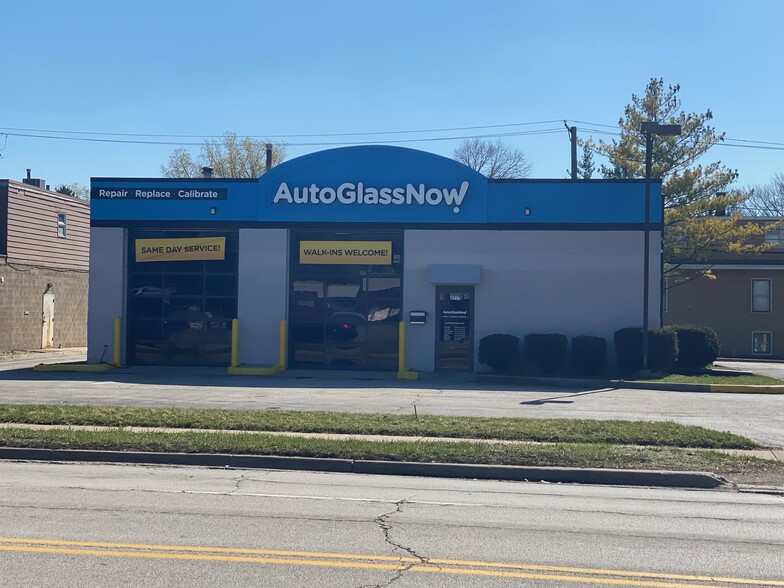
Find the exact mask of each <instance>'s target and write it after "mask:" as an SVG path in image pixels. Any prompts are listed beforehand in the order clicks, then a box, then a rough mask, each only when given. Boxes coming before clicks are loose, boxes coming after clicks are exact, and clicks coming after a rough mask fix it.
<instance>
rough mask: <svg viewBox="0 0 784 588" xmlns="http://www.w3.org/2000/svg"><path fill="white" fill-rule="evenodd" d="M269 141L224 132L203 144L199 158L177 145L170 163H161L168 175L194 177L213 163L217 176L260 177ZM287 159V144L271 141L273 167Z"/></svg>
mask: <svg viewBox="0 0 784 588" xmlns="http://www.w3.org/2000/svg"><path fill="white" fill-rule="evenodd" d="M266 145H267V141H263V140H258V139H253V138H252V137H244V138H240V137H238V136H237V134H236V133H228V132H227V133H225V134H224V135H223V137H221V138H220V139H207V140H205V141H204V144H203V145H202V146H201V156H200V159H199V161H198V162H196V161H194V158H193V155H192V154H191V152H190V151H188V150H187V149H175V150H174V151H173V152H172V154H171V155H170V156H169V164H168V165H162V166H161V173H162V174H163V176H164V177H167V178H195V177H199V176H200V175H201V168H202V167H211V168H212V173H213V175H214V176H215V177H217V178H258V177H259V176H260V175H261V174H263V173H264V171H265V170H266ZM284 159H286V146H285V145H280V144H273V145H272V165H273V167H274V166H276V165H278V164H279V163H282V162H283V160H284Z"/></svg>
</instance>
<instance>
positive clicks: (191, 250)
mask: <svg viewBox="0 0 784 588" xmlns="http://www.w3.org/2000/svg"><path fill="white" fill-rule="evenodd" d="M225 258H226V237H193V238H190V239H136V261H137V262H144V261H197V260H204V259H225Z"/></svg>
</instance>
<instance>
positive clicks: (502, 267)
mask: <svg viewBox="0 0 784 588" xmlns="http://www.w3.org/2000/svg"><path fill="white" fill-rule="evenodd" d="M643 237H644V236H643V233H642V232H637V231H466V230H453V231H449V230H409V231H406V232H405V245H404V266H405V269H404V281H403V312H404V316H405V317H406V320H407V319H408V313H409V311H411V310H426V311H427V312H428V324H427V325H424V326H412V325H407V330H408V333H407V348H406V356H407V357H406V361H407V367H408V368H409V369H413V370H418V371H432V370H433V369H434V365H435V335H436V326H437V325H436V322H437V319H438V317H437V316H436V312H435V310H436V309H435V286H436V285H435V284H430V283H428V282H427V275H426V273H427V268H428V266H429V265H430V264H478V265H481V266H482V274H481V281H480V283H479V284H477V285H476V286H475V288H476V299H475V310H474V312H475V316H474V325H475V328H474V365H475V370H482V369H483V366H482V364H480V363H479V362H478V360H477V359H476V353H477V349H478V347H479V340H480V339H481V338H482V337H484V336H485V335H489V334H492V333H509V334H512V335H517V336H518V337H520V338H521V340H522V337H523V336H524V335H526V334H528V333H563V334H565V335H567V336H568V337H570V338H571V337H572V336H574V335H599V336H602V337H604V338H605V339H607V342H608V344H609V345H610V348H612V336H613V333H614V332H615V331H616V330H617V329H619V328H622V327H629V326H641V325H642V316H643V311H642V302H643V300H642V298H643V297H642V293H643ZM659 240H660V235H659V233H658V232H656V233H651V245H652V247H651V253H650V263H651V273H650V289H649V297H650V298H649V303H650V304H649V308H650V321H651V327H653V326H659V325H658V321H659V310H658V309H659V298H660V293H659V274H660V266H659V252H658V250H657V248H656V247H655V244H658V243H659V242H660V241H659Z"/></svg>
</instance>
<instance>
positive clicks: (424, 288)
mask: <svg viewBox="0 0 784 588" xmlns="http://www.w3.org/2000/svg"><path fill="white" fill-rule="evenodd" d="M644 194H645V184H644V182H642V181H635V180H630V181H625V180H624V181H621V180H618V181H614V180H608V181H605V180H578V181H572V180H495V181H494V180H488V179H487V178H486V177H485V176H483V175H481V174H479V173H476V172H474V171H473V170H471V169H470V168H468V167H466V166H464V165H462V164H460V163H458V162H456V161H453V160H451V159H447V158H444V157H440V156H437V155H433V154H430V153H425V152H421V151H415V150H411V149H404V148H397V147H386V146H371V147H349V148H342V149H333V150H328V151H322V152H318V153H314V154H311V155H305V156H303V157H299V158H296V159H293V160H291V161H288V162H286V163H283V164H281V165H279V166H277V167H275V168H273V169H272V170H270V171H269V172H268V173H266V174H264V175H263V176H262V177H260V178H258V179H252V180H244V179H221V178H203V179H170V178H158V179H149V178H144V179H141V178H93V179H92V184H91V197H92V204H91V235H90V240H91V247H90V278H89V320H88V362H90V363H99V362H102V361H106V360H108V359H110V358H111V357H112V356H113V354H114V340H115V339H114V330H113V329H114V327H113V324H114V319H115V317H120V318H121V325H122V329H121V332H122V336H121V338H120V348H119V352H120V354H119V356H120V359H121V361H122V362H123V363H126V364H156V365H158V364H159V365H223V366H228V365H229V363H230V361H231V358H232V355H231V353H232V321H233V319H238V320H237V326H238V341H237V342H238V349H237V353H238V357H237V359H238V361H239V363H241V364H246V365H271V364H276V363H279V357H280V358H283V360H284V361H285V364H286V367H289V368H316V369H324V368H340V369H374V370H395V369H397V368H398V361H399V359H400V358H399V353H400V351H399V350H401V349H405V358H403V362H404V364H405V367H406V368H408V369H410V370H415V371H423V372H429V371H440V370H475V369H477V368H478V367H479V364H478V361H477V359H476V353H477V348H478V345H479V340H480V339H481V338H482V337H483V336H485V335H488V334H491V333H511V334H514V335H517V336H519V337H521V338H522V336H523V335H525V334H527V333H534V332H540V333H541V332H550V333H553V332H555V333H564V334H566V335H568V336H570V337H571V336H573V335H580V334H586V335H600V336H603V337H605V338H607V339H608V342H610V343H611V339H612V334H613V332H614V331H615V330H616V329H619V328H621V327H626V326H634V325H641V324H642V314H643V312H642V301H643V283H644V279H643V267H644V264H643V259H644V254H643V252H644V234H645V230H644V229H645V224H644V220H645V211H644V202H645V197H644ZM650 214H651V217H650V219H651V224H650V228H651V231H652V232H651V234H650V243H651V247H650V249H651V253H650V271H651V274H650V289H649V302H650V306H649V311H650V317H651V325H652V326H654V325H658V324H659V318H658V317H659V303H660V290H659V288H660V279H659V278H660V267H661V265H660V263H661V252H660V239H661V234H660V231H661V184H660V183H658V182H654V183H653V185H652V194H651V209H650ZM282 321H285V322H282ZM401 322H403V323H405V327H404V328H403V329H401V328H400V324H399V323H401ZM281 330H282V331H283V333H284V334H285V335H286V336H285V337H283V338H281V341H285V343H284V346H285V347H284V349H282V353H279V336H278V334H279V331H281ZM401 335H402V336H403V337H404V345H401V341H400V336H401Z"/></svg>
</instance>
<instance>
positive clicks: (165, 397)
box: [0, 359, 784, 447]
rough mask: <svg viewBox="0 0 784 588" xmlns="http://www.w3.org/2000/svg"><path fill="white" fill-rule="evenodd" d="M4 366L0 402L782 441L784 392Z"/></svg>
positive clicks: (30, 362)
mask: <svg viewBox="0 0 784 588" xmlns="http://www.w3.org/2000/svg"><path fill="white" fill-rule="evenodd" d="M39 362H40V359H32V360H23V361H17V362H5V363H2V364H0V403H7V402H8V403H56V404H57V403H64V404H99V405H132V406H149V407H169V406H181V407H205V408H227V409H231V408H248V409H284V410H326V411H340V412H385V413H396V414H411V413H413V412H414V407H415V406H416V410H417V412H419V413H421V414H425V413H427V414H442V415H456V416H486V417H508V416H518V417H532V418H583V419H624V420H666V421H673V422H678V423H683V424H688V425H700V426H704V427H708V428H711V429H717V430H721V431H732V432H734V433H738V434H741V435H746V436H748V437H751V438H752V439H755V440H756V441H758V442H761V443H763V444H766V445H770V446H774V447H783V446H784V395H763V394H751V395H750V394H717V393H697V392H663V391H653V390H629V389H599V390H592V389H589V388H580V389H565V388H547V387H533V386H525V387H522V386H499V385H491V384H484V383H477V382H473V381H470V380H469V379H467V378H466V377H452V378H444V377H435V376H431V375H428V376H426V378H425V379H423V380H420V381H398V380H394V379H390V376H389V374H383V375H380V374H374V373H356V372H355V373H350V374H347V373H331V374H324V373H323V372H320V373H319V374H317V375H314V373H313V372H291V373H289V374H287V375H286V376H284V377H280V376H277V377H266V378H265V377H249V376H227V375H225V371H224V370H221V369H216V368H151V367H148V368H143V367H133V368H130V369H123V370H115V371H111V372H103V373H92V374H91V373H47V372H34V371H32V370H30V369H29V367H31V366H32V365H34V364H35V363H39Z"/></svg>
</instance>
